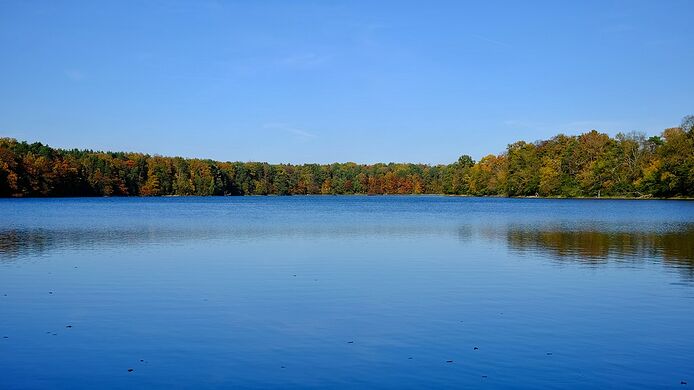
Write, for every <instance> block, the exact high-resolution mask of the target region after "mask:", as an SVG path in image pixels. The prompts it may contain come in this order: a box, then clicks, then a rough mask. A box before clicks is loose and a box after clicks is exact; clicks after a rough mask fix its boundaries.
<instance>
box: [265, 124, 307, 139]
mask: <svg viewBox="0 0 694 390" xmlns="http://www.w3.org/2000/svg"><path fill="white" fill-rule="evenodd" d="M263 128H264V129H274V130H282V131H284V132H287V133H290V134H293V135H295V136H297V137H300V138H303V139H308V138H315V137H316V135H315V134H313V133H311V132H309V131H306V130H303V129H299V128H297V127H294V126H291V125H288V124H286V123H266V124H264V125H263Z"/></svg>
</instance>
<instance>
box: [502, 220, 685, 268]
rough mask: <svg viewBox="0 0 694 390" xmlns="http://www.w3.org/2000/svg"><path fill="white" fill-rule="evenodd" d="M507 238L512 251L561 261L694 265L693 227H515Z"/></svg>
mask: <svg viewBox="0 0 694 390" xmlns="http://www.w3.org/2000/svg"><path fill="white" fill-rule="evenodd" d="M505 235H506V241H507V243H508V246H509V248H511V249H514V250H518V251H522V252H533V253H540V254H546V255H548V256H551V257H553V258H557V259H576V260H578V261H583V262H587V263H593V264H600V263H604V262H606V261H608V259H618V260H627V261H639V260H641V259H646V258H662V260H663V261H667V262H673V263H678V264H681V265H683V266H687V267H692V266H694V227H693V226H686V227H683V228H682V229H681V230H680V229H678V230H674V231H666V232H656V231H637V232H610V231H599V230H581V231H567V230H542V229H521V228H511V229H508V230H506V232H505Z"/></svg>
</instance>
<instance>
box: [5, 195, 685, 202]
mask: <svg viewBox="0 0 694 390" xmlns="http://www.w3.org/2000/svg"><path fill="white" fill-rule="evenodd" d="M306 196H314V197H331V196H344V197H424V196H432V197H433V196H436V197H451V198H480V199H485V198H495V199H538V200H640V201H647V200H679V201H694V197H670V198H661V197H655V196H649V197H628V196H601V197H596V196H592V197H591V196H576V197H567V196H502V195H457V194H289V195H277V194H267V195H256V194H251V195H158V196H142V195H133V196H128V195H125V196H8V197H0V201H1V200H3V199H103V198H109V199H111V198H112V199H134V198H226V197H230V198H247V197H257V198H264V197H277V198H281V197H306Z"/></svg>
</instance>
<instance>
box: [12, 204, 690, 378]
mask: <svg viewBox="0 0 694 390" xmlns="http://www.w3.org/2000/svg"><path fill="white" fill-rule="evenodd" d="M0 337H3V338H0V388H3V389H5V388H8V389H15V388H17V389H20V388H71V389H72V388H151V387H158V388H191V387H216V388H220V387H233V388H319V387H321V388H322V387H332V388H364V387H371V388H452V387H484V388H586V387H593V388H605V387H619V388H682V387H683V386H685V385H683V384H681V383H682V382H692V384H691V385H694V363H693V362H694V202H682V201H609V200H599V201H598V200H541V199H478V198H454V197H436V196H422V197H416V196H406V197H397V196H387V197H366V196H353V197H333V196H324V197H242V198H194V197H193V198H127V199H118V198H104V199H4V200H0ZM129 369H132V370H133V371H131V372H129V371H128V370H129ZM691 385H686V386H691Z"/></svg>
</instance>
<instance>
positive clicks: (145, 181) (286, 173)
mask: <svg viewBox="0 0 694 390" xmlns="http://www.w3.org/2000/svg"><path fill="white" fill-rule="evenodd" d="M269 194H277V195H294V194H455V195H481V196H485V195H487V196H488V195H496V196H535V195H539V196H561V197H596V196H623V197H651V196H654V197H676V196H682V197H691V196H694V116H688V117H685V118H684V120H683V121H682V125H681V126H680V127H676V128H670V129H666V130H665V131H663V133H662V135H660V136H653V137H646V136H645V135H644V134H641V133H629V134H618V135H617V136H616V137H614V138H612V137H610V136H608V135H607V134H603V133H599V132H597V131H595V130H592V131H589V132H587V133H584V134H581V135H578V136H567V135H563V134H560V135H557V136H555V137H553V138H551V139H549V140H544V141H537V142H534V143H528V142H524V141H519V142H516V143H513V144H510V145H508V148H507V149H506V151H505V152H504V153H502V154H499V155H493V154H490V155H488V156H486V157H484V158H482V159H481V160H480V161H478V162H475V161H473V160H472V158H470V157H469V156H466V155H464V156H462V157H460V158H459V159H458V161H456V162H455V163H452V164H449V165H425V164H401V163H390V164H372V165H363V164H355V163H335V164H329V165H319V164H304V165H291V164H268V163H260V162H218V161H212V160H201V159H184V158H180V157H161V156H150V155H147V154H141V153H123V152H96V151H91V150H77V149H72V150H64V149H54V148H51V147H49V146H46V145H43V144H41V143H32V144H29V143H26V142H18V141H16V140H14V139H10V138H0V196H2V197H32V196H161V195H269Z"/></svg>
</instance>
